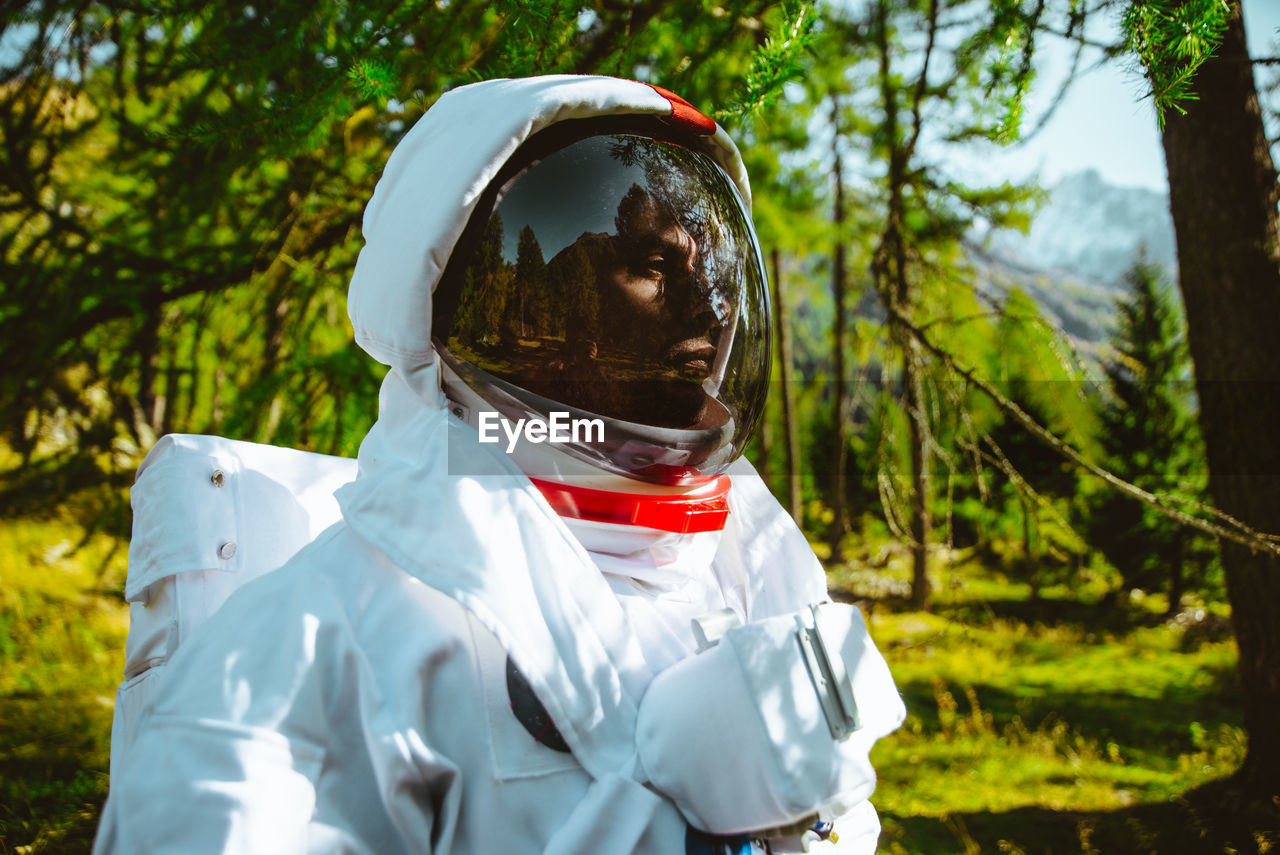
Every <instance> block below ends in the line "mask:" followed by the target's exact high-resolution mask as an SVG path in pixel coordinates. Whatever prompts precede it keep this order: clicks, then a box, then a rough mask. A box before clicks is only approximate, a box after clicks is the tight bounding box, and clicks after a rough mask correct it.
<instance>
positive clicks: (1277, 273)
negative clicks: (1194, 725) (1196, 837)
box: [1163, 5, 1280, 795]
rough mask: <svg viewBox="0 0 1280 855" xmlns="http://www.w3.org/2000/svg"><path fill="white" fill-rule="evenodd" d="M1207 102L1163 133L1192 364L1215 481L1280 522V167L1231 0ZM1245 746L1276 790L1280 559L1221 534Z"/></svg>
mask: <svg viewBox="0 0 1280 855" xmlns="http://www.w3.org/2000/svg"><path fill="white" fill-rule="evenodd" d="M1195 87H1196V90H1197V92H1198V93H1199V96H1200V98H1199V100H1197V101H1192V102H1190V103H1188V104H1187V105H1186V107H1187V114H1186V115H1185V116H1178V115H1170V116H1169V117H1168V120H1167V124H1166V126H1165V130H1164V135H1163V136H1164V150H1165V159H1166V161H1167V164H1168V170H1169V201H1170V206H1171V207H1172V210H1173V222H1174V228H1175V231H1176V234H1177V241H1178V263H1179V268H1180V283H1181V288H1182V295H1183V300H1184V302H1185V303H1186V311H1187V338H1188V341H1189V344H1190V347H1191V355H1192V358H1193V360H1194V361H1195V373H1196V389H1197V392H1198V393H1199V396H1200V424H1201V428H1202V429H1203V432H1204V442H1205V449H1206V452H1207V457H1208V464H1209V473H1210V485H1209V486H1210V491H1211V493H1212V495H1213V499H1214V502H1215V503H1216V504H1217V506H1218V507H1219V508H1221V509H1222V510H1223V511H1226V512H1227V513H1229V514H1232V515H1233V516H1236V517H1238V518H1240V519H1241V520H1243V521H1244V522H1246V523H1248V524H1249V525H1251V526H1254V527H1256V528H1258V529H1261V530H1262V531H1266V532H1280V443H1278V442H1277V441H1276V428H1277V425H1280V335H1277V332H1276V323H1277V320H1280V222H1278V219H1277V213H1276V204H1277V200H1278V195H1277V192H1278V191H1277V186H1276V172H1275V167H1274V166H1273V164H1272V161H1271V156H1270V153H1269V151H1268V149H1267V140H1266V136H1265V134H1264V133H1263V128H1262V119H1261V116H1260V113H1259V110H1258V98H1257V92H1256V90H1255V88H1254V82H1253V73H1252V68H1251V66H1250V65H1249V62H1248V55H1247V50H1246V48H1245V37H1244V22H1243V21H1242V19H1241V13H1240V7H1239V5H1236V6H1235V8H1234V13H1233V16H1232V19H1231V22H1230V25H1229V26H1228V29H1227V32H1226V35H1225V38H1224V41H1223V44H1222V47H1221V49H1220V50H1219V51H1218V53H1217V55H1216V56H1215V57H1214V58H1212V59H1210V60H1208V61H1207V62H1206V63H1205V64H1204V66H1203V67H1202V68H1201V70H1200V71H1199V73H1198V75H1197V77H1196V80H1195ZM1222 565H1223V569H1224V570H1225V573H1226V579H1227V595H1228V599H1229V600H1230V603H1231V613H1232V622H1233V624H1234V626H1235V633H1236V642H1237V644H1238V645H1239V650H1240V665H1239V669H1240V687H1241V692H1242V695H1243V702H1244V719H1245V727H1246V729H1247V731H1248V734H1249V748H1248V753H1247V756H1246V758H1245V763H1244V767H1243V768H1242V769H1241V774H1240V781H1241V782H1242V783H1243V784H1245V785H1246V786H1248V787H1249V788H1250V789H1253V790H1254V791H1255V792H1258V793H1261V794H1262V795H1272V794H1276V793H1280V727H1277V726H1276V717H1277V710H1280V614H1278V613H1280V560H1277V559H1276V558H1274V557H1271V556H1268V555H1264V554H1262V553H1259V552H1251V551H1250V550H1248V549H1246V548H1245V547H1243V546H1240V545H1238V544H1234V543H1229V542H1226V541H1224V542H1223V543H1222Z"/></svg>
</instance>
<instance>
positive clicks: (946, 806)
mask: <svg viewBox="0 0 1280 855" xmlns="http://www.w3.org/2000/svg"><path fill="white" fill-rule="evenodd" d="M70 517H71V512H70V511H68V519H66V520H64V521H39V522H35V521H28V520H12V519H9V520H0V855H10V853H12V854H13V855H19V854H21V855H38V853H83V852H87V851H88V850H89V847H90V845H91V841H92V837H93V832H94V828H95V825H96V822H97V815H98V812H99V811H100V810H101V805H102V801H103V799H104V798H105V797H106V792H107V785H108V774H107V769H108V759H109V750H110V725H111V711H112V703H113V697H114V692H115V687H116V685H117V683H118V682H119V678H120V669H121V666H122V662H123V652H122V651H123V646H124V637H125V633H126V630H127V624H128V614H127V607H126V606H125V604H124V602H123V601H122V599H121V597H120V594H119V591H120V589H121V588H122V586H123V578H124V575H123V574H124V568H125V553H126V547H125V544H124V543H123V541H121V540H119V539H116V538H112V537H110V536H108V535H105V534H95V535H88V534H86V532H85V531H84V530H83V529H82V528H81V527H79V526H78V525H76V524H75V523H74V522H72V521H71V519H70ZM855 554H856V551H855ZM949 558H950V560H949V562H948V565H947V566H946V567H945V568H943V569H941V570H940V571H939V572H938V573H937V574H936V580H935V584H936V587H937V598H936V604H937V605H936V610H935V612H934V613H932V614H922V613H916V612H912V611H910V610H909V609H908V607H907V605H906V599H905V596H904V595H905V580H906V578H907V576H906V573H907V571H906V566H905V554H903V553H901V552H899V551H897V550H894V549H892V548H889V547H884V546H881V547H879V548H878V549H877V550H876V551H875V554H874V555H872V554H870V553H869V552H868V553H866V554H863V555H861V556H860V557H858V558H855V559H854V560H852V561H850V562H849V563H848V564H846V565H843V566H840V567H837V568H833V569H832V571H831V583H832V588H833V591H834V592H835V593H836V595H837V596H838V597H840V598H842V599H848V600H853V601H857V602H859V604H860V605H861V606H862V607H863V609H864V611H865V612H866V613H867V614H868V615H869V623H870V626H871V631H872V634H873V635H874V637H875V639H876V641H877V643H878V644H879V645H880V647H881V649H882V650H883V651H884V653H885V656H886V658H887V659H888V661H889V664H890V666H891V668H892V669H893V672H894V675H895V677H896V679H897V681H898V685H899V687H900V689H901V690H902V693H903V696H904V697H905V699H906V702H907V707H908V710H909V714H908V717H907V721H906V723H905V725H904V726H903V727H902V729H901V730H899V731H898V732H897V733H896V734H894V735H893V736H891V737H889V738H887V739H884V740H882V741H881V742H880V744H879V745H878V746H877V747H876V749H875V752H874V754H873V755H872V759H873V762H874V764H875V766H876V769H877V770H878V772H879V775H880V783H879V786H878V789H877V792H876V796H875V799H874V801H875V802H876V804H877V807H878V808H879V810H880V814H881V818H882V822H883V824H884V832H883V836H882V838H881V846H880V851H881V852H884V853H891V855H901V854H902V853H911V855H917V853H928V855H934V853H937V854H938V855H941V853H961V854H962V855H973V853H980V852H992V853H1027V855H1031V853H1086V854H1087V853H1113V852H1114V853H1137V852H1142V853H1163V854H1164V855H1169V853H1183V852H1187V853H1191V852H1194V853H1205V852H1213V853H1219V852H1239V853H1246V852H1257V853H1265V852H1267V851H1268V850H1270V849H1271V848H1272V846H1273V845H1274V844H1276V843H1278V842H1280V836H1278V835H1276V834H1275V833H1274V831H1273V830H1270V829H1267V828H1265V822H1264V821H1262V820H1258V821H1256V822H1255V821H1253V820H1240V819H1239V818H1238V816H1239V815H1238V813H1237V814H1232V816H1231V817H1226V818H1224V817H1223V816H1220V815H1219V814H1220V811H1219V810H1218V808H1219V806H1220V804H1221V803H1223V802H1224V800H1226V801H1229V800H1230V794H1229V793H1226V794H1225V795H1224V793H1223V787H1224V786H1227V785H1225V784H1223V783H1222V779H1224V778H1226V776H1228V775H1229V774H1230V773H1231V772H1232V771H1233V770H1235V768H1236V767H1237V766H1238V765H1239V763H1240V761H1241V758H1242V756H1243V751H1244V734H1243V731H1242V730H1241V728H1240V724H1241V722H1240V715H1239V703H1238V700H1237V692H1238V690H1237V688H1236V684H1235V670H1234V663H1235V646H1234V642H1233V641H1232V638H1231V635H1230V631H1229V627H1228V624H1227V621H1226V620H1225V619H1224V614H1225V613H1224V610H1223V608H1222V607H1221V606H1216V605H1212V606H1204V607H1203V608H1199V607H1193V608H1191V609H1188V610H1186V611H1184V612H1183V614H1182V615H1181V616H1180V617H1179V618H1177V619H1175V620H1173V621H1166V620H1163V619H1162V617H1161V612H1162V611H1163V605H1164V604H1163V603H1161V602H1159V601H1158V598H1155V597H1152V598H1149V600H1150V601H1146V600H1143V599H1138V600H1128V601H1125V602H1122V603H1120V604H1118V605H1113V606H1108V607H1105V608H1104V607H1103V606H1102V605H1100V603H1099V601H1098V597H1099V596H1100V594H1101V591H1100V590H1085V591H1081V590H1066V589H1063V588H1046V589H1044V590H1042V591H1040V593H1039V597H1037V598H1035V599H1033V598H1032V597H1031V596H1030V590H1029V588H1028V587H1027V585H1025V584H1021V583H1018V582H1014V581H1010V580H1008V579H1006V578H1004V577H1002V576H1001V575H1000V574H999V573H998V572H995V571H993V570H991V569H989V568H986V567H983V566H979V565H978V564H977V563H976V562H975V561H974V560H973V559H972V557H968V558H966V557H965V556H964V555H962V554H952V555H950V556H949ZM1232 817H1235V818H1232ZM1276 851H1277V852H1280V849H1277V850H1276Z"/></svg>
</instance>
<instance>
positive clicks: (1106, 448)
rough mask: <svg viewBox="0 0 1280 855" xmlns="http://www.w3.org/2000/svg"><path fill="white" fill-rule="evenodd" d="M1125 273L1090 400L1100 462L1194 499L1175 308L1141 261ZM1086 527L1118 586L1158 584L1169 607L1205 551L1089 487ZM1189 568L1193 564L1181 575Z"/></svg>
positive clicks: (1142, 511)
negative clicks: (1097, 394)
mask: <svg viewBox="0 0 1280 855" xmlns="http://www.w3.org/2000/svg"><path fill="white" fill-rule="evenodd" d="M1125 281H1126V283H1127V285H1128V288H1129V291H1128V293H1127V294H1126V295H1125V296H1124V297H1123V298H1121V299H1120V300H1118V301H1117V302H1116V320H1117V328H1116V330H1115V334H1114V338H1113V339H1112V343H1111V347H1112V351H1113V354H1112V356H1111V358H1110V359H1108V360H1107V362H1106V365H1105V372H1106V378H1107V387H1108V388H1107V390H1106V391H1107V393H1108V394H1107V396H1106V397H1105V398H1103V399H1102V401H1101V403H1100V405H1099V423H1100V428H1101V433H1100V443H1101V446H1102V450H1103V455H1104V458H1103V459H1104V465H1106V467H1107V468H1108V469H1110V470H1111V471H1112V472H1114V473H1116V474H1117V475H1119V476H1120V477H1122V478H1125V479H1126V480H1128V481H1130V482H1132V483H1134V484H1137V485H1138V486H1139V487H1142V488H1143V489H1145V490H1148V491H1151V492H1175V493H1181V494H1184V495H1191V496H1195V497H1197V498H1203V492H1204V489H1205V486H1206V478H1205V475H1206V473H1205V468H1204V464H1203V459H1204V450H1203V446H1202V444H1201V442H1200V434H1199V430H1198V429H1197V426H1196V422H1195V412H1194V409H1193V403H1194V401H1193V392H1192V387H1191V360H1190V356H1189V355H1188V353H1187V349H1186V341H1185V338H1184V336H1183V334H1182V316H1181V311H1180V307H1179V306H1178V305H1177V303H1176V298H1175V297H1174V294H1173V291H1172V289H1171V287H1170V286H1169V285H1167V284H1166V283H1165V281H1164V280H1163V277H1162V276H1161V274H1160V271H1159V270H1158V269H1157V268H1155V267H1154V266H1152V265H1150V264H1146V263H1139V264H1137V265H1135V266H1134V267H1133V268H1132V269H1131V270H1130V271H1129V273H1128V274H1127V275H1126V277H1125ZM1089 536H1090V541H1091V542H1092V543H1093V544H1094V545H1096V546H1097V547H1098V548H1099V549H1101V550H1102V552H1103V554H1104V555H1105V556H1106V557H1107V560H1108V561H1110V562H1111V564H1112V565H1113V566H1115V568H1116V570H1117V571H1119V573H1120V576H1121V579H1122V581H1123V584H1124V585H1125V587H1127V588H1143V589H1149V590H1150V589H1157V588H1163V589H1164V590H1165V591H1166V593H1167V594H1168V597H1169V613H1170V614H1172V613H1174V612H1176V611H1177V609H1178V607H1179V602H1180V600H1181V597H1182V593H1183V590H1184V589H1185V587H1186V585H1187V583H1188V582H1194V581H1197V580H1198V578H1199V575H1201V573H1202V571H1203V568H1204V565H1205V564H1206V559H1207V558H1208V557H1209V556H1210V555H1211V554H1212V542H1210V541H1207V539H1206V538H1205V537H1204V536H1203V535H1199V534H1197V533H1196V532H1193V531H1190V530H1188V529H1186V528H1185V527H1183V526H1180V525H1177V524H1176V523H1174V522H1173V521H1172V520H1170V519H1168V518H1167V517H1165V516H1162V515H1160V514H1157V513H1155V512H1154V511H1153V510H1152V509H1151V508H1150V507H1148V506H1145V505H1141V504H1139V503H1137V502H1134V501H1132V500H1131V499H1128V498H1126V497H1124V496H1121V495H1119V494H1118V493H1116V492H1114V491H1107V492H1106V493H1103V494H1100V495H1099V496H1098V498H1097V500H1096V502H1095V505H1094V508H1093V513H1092V515H1091V518H1090V525H1089ZM1188 568H1191V569H1192V570H1193V572H1195V571H1197V570H1198V571H1201V572H1199V573H1196V575H1195V576H1194V577H1193V578H1191V579H1188V576H1187V569H1188Z"/></svg>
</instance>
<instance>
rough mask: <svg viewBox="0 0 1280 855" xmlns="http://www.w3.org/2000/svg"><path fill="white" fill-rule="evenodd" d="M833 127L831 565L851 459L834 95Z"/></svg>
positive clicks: (838, 556) (837, 554)
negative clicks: (846, 468) (833, 305)
mask: <svg viewBox="0 0 1280 855" xmlns="http://www.w3.org/2000/svg"><path fill="white" fill-rule="evenodd" d="M831 127H832V130H833V132H834V137H833V139H832V142H831V152H832V154H833V155H834V156H835V176H834V180H835V185H836V187H835V190H836V196H835V210H834V211H833V214H832V220H833V221H834V223H835V235H836V245H835V251H834V253H833V256H832V259H831V297H832V302H834V303H835V312H836V318H835V329H834V338H835V342H834V343H833V345H832V348H833V350H834V351H835V353H834V356H835V360H834V361H835V367H834V373H835V376H834V377H833V378H832V379H833V382H834V386H835V394H834V396H833V397H834V401H833V402H832V413H831V418H832V423H833V425H832V426H833V427H834V428H835V430H834V431H833V432H832V438H831V441H832V444H833V448H832V455H831V457H832V460H831V465H832V467H833V469H834V471H833V472H832V474H831V514H832V519H831V533H830V537H829V541H830V544H831V561H832V563H836V562H840V561H843V560H844V533H845V529H846V527H847V524H846V521H845V501H844V493H845V488H844V468H845V462H846V460H847V456H848V449H847V445H848V443H847V440H846V430H845V423H844V411H845V383H844V374H845V369H844V346H845V341H844V340H845V311H844V304H845V302H846V299H845V292H846V291H847V290H848V286H847V284H846V276H847V270H846V264H845V257H844V169H843V163H842V162H841V160H840V101H839V99H837V98H836V96H834V95H832V96H831Z"/></svg>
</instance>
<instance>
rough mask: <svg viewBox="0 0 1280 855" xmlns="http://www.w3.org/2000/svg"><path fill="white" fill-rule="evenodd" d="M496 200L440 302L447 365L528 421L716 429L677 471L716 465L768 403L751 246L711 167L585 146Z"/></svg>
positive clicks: (698, 159)
mask: <svg viewBox="0 0 1280 855" xmlns="http://www.w3.org/2000/svg"><path fill="white" fill-rule="evenodd" d="M490 191H491V193H490V195H489V197H488V198H490V199H494V200H495V201H496V205H495V203H494V202H489V203H488V205H487V206H486V207H485V209H484V210H483V211H482V210H479V209H478V210H477V213H476V215H475V217H476V218H481V217H483V218H484V225H483V227H480V224H479V220H478V219H473V222H472V224H471V226H470V227H469V232H470V236H469V238H467V237H464V242H463V245H460V247H459V249H458V250H457V252H456V256H458V257H455V258H454V259H453V260H452V261H451V262H450V266H449V269H448V270H447V271H446V274H445V276H444V278H443V280H442V282H441V285H440V289H439V290H438V292H437V300H436V304H437V318H436V322H435V328H434V330H433V332H434V336H435V339H436V343H437V346H438V347H440V349H441V352H442V354H443V355H444V357H445V359H446V362H447V363H448V364H449V365H450V366H452V367H453V368H454V369H455V370H456V371H457V372H458V374H459V376H460V377H462V378H463V379H464V380H465V381H466V382H467V383H469V384H470V385H472V386H473V388H476V387H477V384H479V385H481V386H485V387H486V388H477V391H478V392H480V393H481V395H482V397H485V399H486V400H492V397H491V396H490V395H487V394H485V392H486V391H490V392H491V391H493V388H496V387H501V389H502V390H503V391H504V392H505V393H506V394H507V395H511V396H514V397H515V398H517V399H520V400H522V401H523V402H524V404H525V406H526V408H527V409H529V410H531V411H532V412H534V413H541V414H543V415H545V410H546V409H547V406H548V404H559V405H565V406H567V407H569V408H572V409H573V410H576V411H581V412H583V413H586V414H591V415H599V416H603V417H606V418H607V419H610V420H612V423H613V425H614V426H615V427H616V426H617V423H625V425H629V426H631V427H632V428H636V427H649V428H659V429H668V430H670V431H674V432H684V431H695V432H699V431H700V432H710V434H714V435H715V436H716V437H718V438H717V439H715V440H714V441H713V442H712V445H714V446H715V447H714V448H703V449H701V450H699V451H697V452H691V453H690V454H689V455H686V458H687V459H685V460H683V461H679V465H690V466H701V467H702V470H703V471H704V472H705V471H706V470H707V469H708V468H715V469H717V470H718V469H722V468H723V465H726V464H727V463H728V461H729V460H731V459H732V458H733V457H735V456H736V454H737V452H739V451H740V450H741V446H742V444H743V443H745V441H746V438H747V435H748V434H749V432H750V429H751V427H752V426H753V425H754V423H755V420H756V417H757V416H758V414H759V411H760V408H761V406H762V403H763V395H764V387H765V381H766V379H767V373H768V367H769V359H768V352H769V351H768V344H769V328H768V304H767V297H766V292H767V288H766V284H765V278H764V273H763V267H762V265H761V261H760V254H759V249H758V247H757V245H756V241H755V235H754V232H753V230H752V227H751V223H750V220H749V218H748V216H747V214H746V211H745V207H744V205H743V203H742V201H741V199H740V198H739V196H738V193H737V190H736V188H735V187H734V186H733V184H732V182H731V181H730V180H729V179H728V177H727V176H726V175H725V174H724V173H723V171H721V169H720V167H719V166H717V165H716V164H715V163H714V162H713V161H712V160H711V159H710V158H709V157H707V156H706V155H704V154H702V153H700V152H697V151H694V150H692V149H690V148H685V147H683V146H681V145H677V144H674V143H671V142H665V141H659V140H656V139H652V138H649V137H644V136H635V135H631V134H616V135H607V136H591V137H587V138H586V139H579V140H577V141H576V142H572V143H570V144H568V145H566V146H564V147H562V148H558V149H556V150H554V151H551V152H550V153H549V154H546V155H545V156H543V157H541V158H540V159H536V160H534V162H532V164H531V165H528V166H527V167H525V168H523V169H520V170H518V171H517V172H516V173H515V174H514V175H513V176H511V177H505V176H503V177H500V178H499V181H498V183H496V185H495V186H494V187H491V188H490ZM494 191H496V192H494ZM482 204H484V201H483V200H482ZM494 378H496V379H497V381H499V382H498V383H497V384H496V387H493V388H490V386H491V383H492V381H493V380H494ZM504 397H505V396H504ZM562 409H563V407H562ZM710 434H709V435H710ZM678 438H679V437H677V439H678ZM648 439H649V440H650V441H651V440H652V439H653V435H652V434H650V435H648ZM683 440H684V441H688V437H684V438H683ZM673 441H674V440H673ZM659 444H663V443H659ZM666 444H668V445H669V444H671V443H670V442H667V443H666ZM651 456H652V455H642V456H641V457H651ZM615 462H616V461H615ZM622 468H623V469H627V470H633V469H634V467H631V466H625V465H624V466H622Z"/></svg>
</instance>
